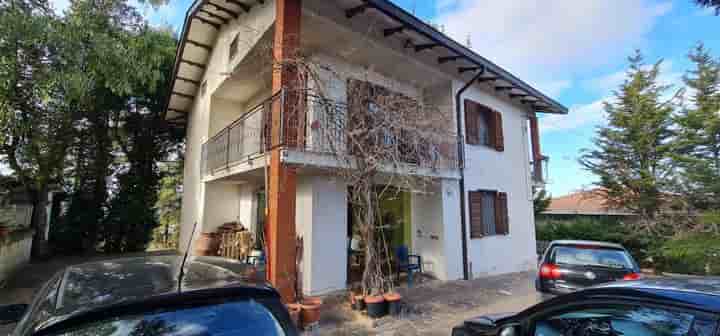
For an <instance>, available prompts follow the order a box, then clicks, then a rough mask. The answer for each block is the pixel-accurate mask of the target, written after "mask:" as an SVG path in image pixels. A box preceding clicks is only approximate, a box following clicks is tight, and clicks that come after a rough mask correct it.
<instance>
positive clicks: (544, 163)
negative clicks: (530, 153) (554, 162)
mask: <svg viewBox="0 0 720 336" xmlns="http://www.w3.org/2000/svg"><path fill="white" fill-rule="evenodd" d="M549 161H550V158H549V157H547V156H545V155H541V156H540V157H539V158H537V159H536V160H535V161H531V162H530V168H531V169H530V176H531V177H532V182H533V184H534V185H535V186H544V185H545V184H547V182H548V175H549V174H548V162H549Z"/></svg>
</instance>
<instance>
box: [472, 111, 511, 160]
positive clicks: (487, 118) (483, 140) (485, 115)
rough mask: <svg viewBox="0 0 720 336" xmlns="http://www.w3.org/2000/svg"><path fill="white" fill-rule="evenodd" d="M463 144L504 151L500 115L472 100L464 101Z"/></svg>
mask: <svg viewBox="0 0 720 336" xmlns="http://www.w3.org/2000/svg"><path fill="white" fill-rule="evenodd" d="M465 138H466V139H465V142H466V143H467V144H468V145H483V146H488V147H491V148H494V149H495V150H497V151H500V152H502V151H504V150H505V143H504V142H505V139H504V137H503V127H502V114H500V112H498V111H495V110H493V109H491V108H489V107H487V106H485V105H481V104H478V103H476V102H474V101H472V100H469V99H466V100H465Z"/></svg>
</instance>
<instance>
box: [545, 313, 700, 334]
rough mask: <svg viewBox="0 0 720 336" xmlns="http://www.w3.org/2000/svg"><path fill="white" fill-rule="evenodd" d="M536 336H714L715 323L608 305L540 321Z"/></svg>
mask: <svg viewBox="0 0 720 336" xmlns="http://www.w3.org/2000/svg"><path fill="white" fill-rule="evenodd" d="M534 330H535V332H534V334H535V336H561V335H628V336H629V335H638V336H685V335H697V336H710V335H712V334H713V330H714V323H712V322H710V321H704V320H702V319H696V318H695V316H694V315H692V314H690V313H687V312H680V311H674V310H669V309H668V310H666V309H662V308H654V307H641V306H623V305H608V306H605V307H601V306H598V307H593V308H581V309H577V310H571V311H565V312H563V313H559V314H555V315H552V316H549V317H544V318H540V319H539V320H538V321H537V322H535V323H534Z"/></svg>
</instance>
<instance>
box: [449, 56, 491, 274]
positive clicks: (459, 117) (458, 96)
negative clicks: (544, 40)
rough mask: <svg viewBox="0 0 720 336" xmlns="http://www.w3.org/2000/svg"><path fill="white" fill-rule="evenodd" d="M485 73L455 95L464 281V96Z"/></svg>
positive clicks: (465, 237) (478, 73) (466, 270)
mask: <svg viewBox="0 0 720 336" xmlns="http://www.w3.org/2000/svg"><path fill="white" fill-rule="evenodd" d="M484 73H485V67H484V66H481V67H480V70H478V72H477V73H476V74H475V76H473V79H471V80H470V81H469V82H467V83H466V84H465V86H463V87H462V88H461V89H460V90H459V91H458V92H457V93H456V94H455V115H456V122H455V124H456V125H457V134H458V136H459V137H460V141H459V142H458V163H459V164H460V232H461V235H462V259H463V279H465V280H470V270H469V267H468V248H467V244H468V242H467V228H466V225H465V222H466V219H465V132H463V127H462V124H464V122H462V123H461V120H462V94H463V93H465V91H466V90H467V89H469V88H470V86H471V85H473V83H475V81H477V80H478V79H480V76H482V75H483V74H484Z"/></svg>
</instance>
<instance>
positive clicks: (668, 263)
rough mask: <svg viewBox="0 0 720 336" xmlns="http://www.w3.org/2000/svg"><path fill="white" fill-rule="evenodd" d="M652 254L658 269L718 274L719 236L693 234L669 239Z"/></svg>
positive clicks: (683, 272)
mask: <svg viewBox="0 0 720 336" xmlns="http://www.w3.org/2000/svg"><path fill="white" fill-rule="evenodd" d="M652 254H653V261H654V265H655V269H656V270H658V271H662V272H670V273H680V274H694V275H720V236H717V235H713V234H693V235H689V236H685V237H679V238H674V239H670V240H667V241H666V242H665V243H664V244H662V245H661V246H660V247H659V248H657V249H655V250H654V251H653V253H652Z"/></svg>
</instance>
